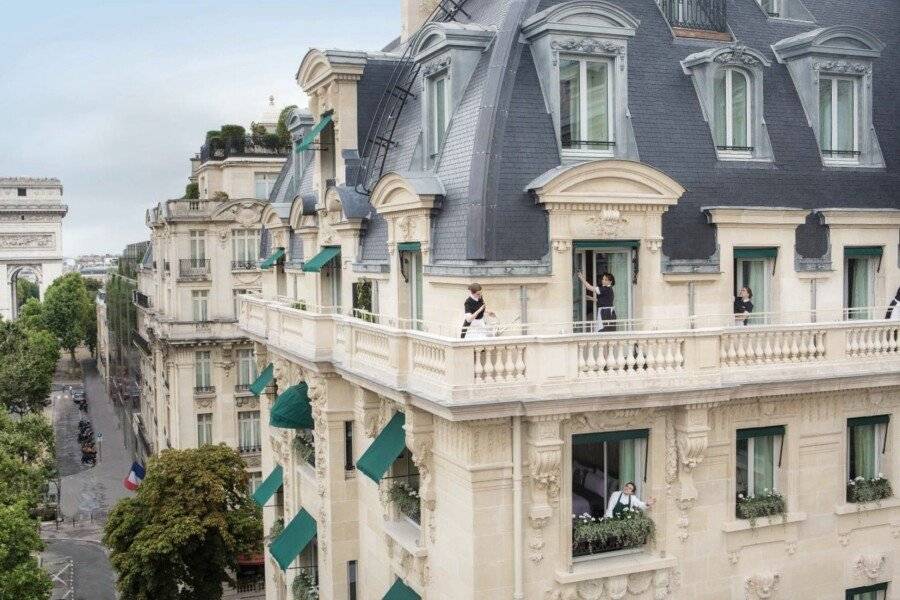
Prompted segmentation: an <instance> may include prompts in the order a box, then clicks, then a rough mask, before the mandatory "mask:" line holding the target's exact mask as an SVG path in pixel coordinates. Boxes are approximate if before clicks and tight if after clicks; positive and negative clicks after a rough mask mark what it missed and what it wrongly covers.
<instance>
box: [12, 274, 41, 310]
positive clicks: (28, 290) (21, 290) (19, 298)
mask: <svg viewBox="0 0 900 600" xmlns="http://www.w3.org/2000/svg"><path fill="white" fill-rule="evenodd" d="M31 298H34V299H38V298H40V289H39V288H38V285H37V284H36V283H35V282H33V281H31V280H29V279H25V278H24V277H18V278H17V279H16V308H18V307H20V306H22V305H23V304H25V303H26V302H27V301H28V300H30V299H31Z"/></svg>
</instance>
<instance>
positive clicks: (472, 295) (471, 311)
mask: <svg viewBox="0 0 900 600" xmlns="http://www.w3.org/2000/svg"><path fill="white" fill-rule="evenodd" d="M465 311H466V316H465V319H464V320H463V326H462V334H461V335H460V336H459V337H461V338H469V339H475V340H480V339H484V338H486V337H490V333H489V332H488V328H487V325H485V323H484V316H485V315H489V316H491V317H493V316H496V315H495V314H494V313H492V312H491V311H489V310H487V307H486V306H485V304H484V297H483V296H482V295H481V284H480V283H472V284H471V285H469V297H468V298H466V303H465Z"/></svg>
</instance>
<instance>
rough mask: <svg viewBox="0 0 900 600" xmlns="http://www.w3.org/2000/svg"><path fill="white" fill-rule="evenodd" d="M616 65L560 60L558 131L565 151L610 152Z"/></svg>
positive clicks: (574, 57)
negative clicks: (613, 72)
mask: <svg viewBox="0 0 900 600" xmlns="http://www.w3.org/2000/svg"><path fill="white" fill-rule="evenodd" d="M612 71H613V66H612V61H610V60H606V59H600V60H592V59H584V58H581V57H578V56H561V57H560V59H559V112H560V118H559V121H560V122H559V128H560V141H561V143H562V147H563V149H564V150H568V151H571V152H577V151H586V152H589V153H597V152H604V151H606V152H609V153H610V155H611V154H612V148H613V147H614V146H615V145H616V143H615V141H614V137H613V123H614V119H613V114H614V111H615V106H614V104H613V94H612V87H613V85H612V84H613V76H612Z"/></svg>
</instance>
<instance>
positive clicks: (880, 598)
mask: <svg viewBox="0 0 900 600" xmlns="http://www.w3.org/2000/svg"><path fill="white" fill-rule="evenodd" d="M887 589H888V584H887V583H876V584H875V585H867V586H866V587H859V588H853V589H852V590H847V593H846V595H845V598H846V600H887Z"/></svg>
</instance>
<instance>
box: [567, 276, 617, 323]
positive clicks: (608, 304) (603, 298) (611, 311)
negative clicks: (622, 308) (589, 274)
mask: <svg viewBox="0 0 900 600" xmlns="http://www.w3.org/2000/svg"><path fill="white" fill-rule="evenodd" d="M577 276H578V280H579V281H581V284H582V285H583V286H584V289H586V290H587V291H589V292H592V293H593V294H594V295H593V296H590V295H589V296H588V297H589V298H591V299H592V300H594V302H596V303H597V326H596V327H595V328H594V331H597V332H600V331H615V330H616V320H617V319H618V318H619V317H618V316H617V315H616V309H615V299H616V295H615V293H614V292H613V286H614V285H616V278H615V277H613V275H612V273H604V274H603V275H602V276H601V277H600V285H597V286H595V285H591V284H590V283H588V282H587V280H586V279H585V278H584V273H582V272H581V271H578V274H577Z"/></svg>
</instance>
